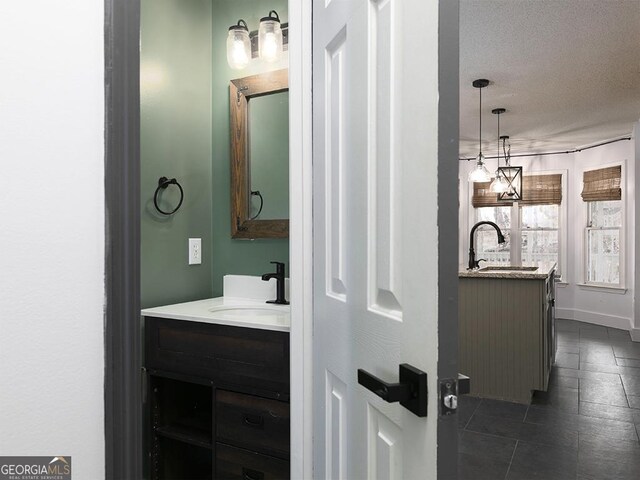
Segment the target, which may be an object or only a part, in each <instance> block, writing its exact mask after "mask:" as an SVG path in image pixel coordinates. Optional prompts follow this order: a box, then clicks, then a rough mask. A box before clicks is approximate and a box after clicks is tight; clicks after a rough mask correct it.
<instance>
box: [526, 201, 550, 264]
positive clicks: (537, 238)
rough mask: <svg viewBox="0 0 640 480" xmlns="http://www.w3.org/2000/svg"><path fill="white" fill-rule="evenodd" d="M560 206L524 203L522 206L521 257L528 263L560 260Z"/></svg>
mask: <svg viewBox="0 0 640 480" xmlns="http://www.w3.org/2000/svg"><path fill="white" fill-rule="evenodd" d="M559 217H560V207H559V206H558V205H524V206H522V207H520V229H521V237H520V240H521V241H520V245H521V259H522V261H523V262H526V263H531V262H533V263H535V262H549V261H550V262H556V263H558V265H559V264H560V262H559V253H560V246H559V245H560V232H559V224H560V218H559Z"/></svg>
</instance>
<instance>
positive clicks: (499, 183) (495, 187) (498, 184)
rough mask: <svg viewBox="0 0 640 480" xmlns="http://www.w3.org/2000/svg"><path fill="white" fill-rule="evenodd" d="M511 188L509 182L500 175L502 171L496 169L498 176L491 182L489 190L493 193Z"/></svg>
mask: <svg viewBox="0 0 640 480" xmlns="http://www.w3.org/2000/svg"><path fill="white" fill-rule="evenodd" d="M508 188H509V183H508V182H507V181H506V180H505V178H504V177H503V176H502V175H500V171H499V170H496V178H495V179H494V180H493V182H491V185H490V186H489V191H490V192H491V193H504V192H506V191H507V189H508Z"/></svg>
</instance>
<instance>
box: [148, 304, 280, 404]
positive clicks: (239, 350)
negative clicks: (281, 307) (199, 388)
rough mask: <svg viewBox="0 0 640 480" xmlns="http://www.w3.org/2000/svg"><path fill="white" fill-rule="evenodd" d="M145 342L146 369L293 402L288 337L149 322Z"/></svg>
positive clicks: (222, 327)
mask: <svg viewBox="0 0 640 480" xmlns="http://www.w3.org/2000/svg"><path fill="white" fill-rule="evenodd" d="M145 337H146V345H145V355H146V364H147V368H151V369H157V370H165V371H170V372H176V373H183V374H185V375H190V376H194V377H205V378H209V379H212V380H214V381H215V382H216V384H218V385H222V386H227V385H228V386H234V385H238V386H244V387H248V388H249V389H250V390H251V391H253V390H256V391H268V392H274V393H275V394H276V396H283V397H288V394H289V334H288V333H286V332H275V331H270V330H257V329H252V328H244V327H232V326H227V325H215V324H206V323H198V322H187V321H182V320H170V319H165V318H155V317H146V318H145Z"/></svg>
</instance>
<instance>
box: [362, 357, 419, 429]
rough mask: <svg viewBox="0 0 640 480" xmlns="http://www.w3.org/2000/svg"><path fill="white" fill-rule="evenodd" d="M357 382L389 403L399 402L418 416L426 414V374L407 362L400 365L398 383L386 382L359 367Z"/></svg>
mask: <svg viewBox="0 0 640 480" xmlns="http://www.w3.org/2000/svg"><path fill="white" fill-rule="evenodd" d="M358 383H359V384H360V385H362V386H363V387H365V388H367V389H369V390H371V391H372V392H373V393H375V394H376V395H378V396H379V397H380V398H382V399H383V400H385V401H387V402H389V403H394V402H400V405H402V406H403V407H405V408H406V409H408V410H410V411H411V412H412V413H414V414H415V415H417V416H418V417H426V416H427V406H428V400H429V394H428V390H427V374H426V373H425V372H423V371H422V370H418V369H417V368H415V367H412V366H411V365H409V364H408V363H403V364H401V365H400V382H399V383H387V382H385V381H384V380H381V379H379V378H378V377H376V376H375V375H371V374H370V373H369V372H367V371H365V370H362V369H361V368H359V369H358Z"/></svg>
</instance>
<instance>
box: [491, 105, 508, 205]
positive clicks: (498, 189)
mask: <svg viewBox="0 0 640 480" xmlns="http://www.w3.org/2000/svg"><path fill="white" fill-rule="evenodd" d="M504 112H506V110H505V109H504V108H494V109H493V110H491V113H493V114H494V115H497V117H498V169H497V170H496V178H494V179H493V182H491V185H490V186H489V191H490V192H491V193H504V192H506V191H507V188H508V187H509V183H508V182H507V180H506V179H505V178H504V175H502V172H501V171H500V115H502V114H503V113H504Z"/></svg>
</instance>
